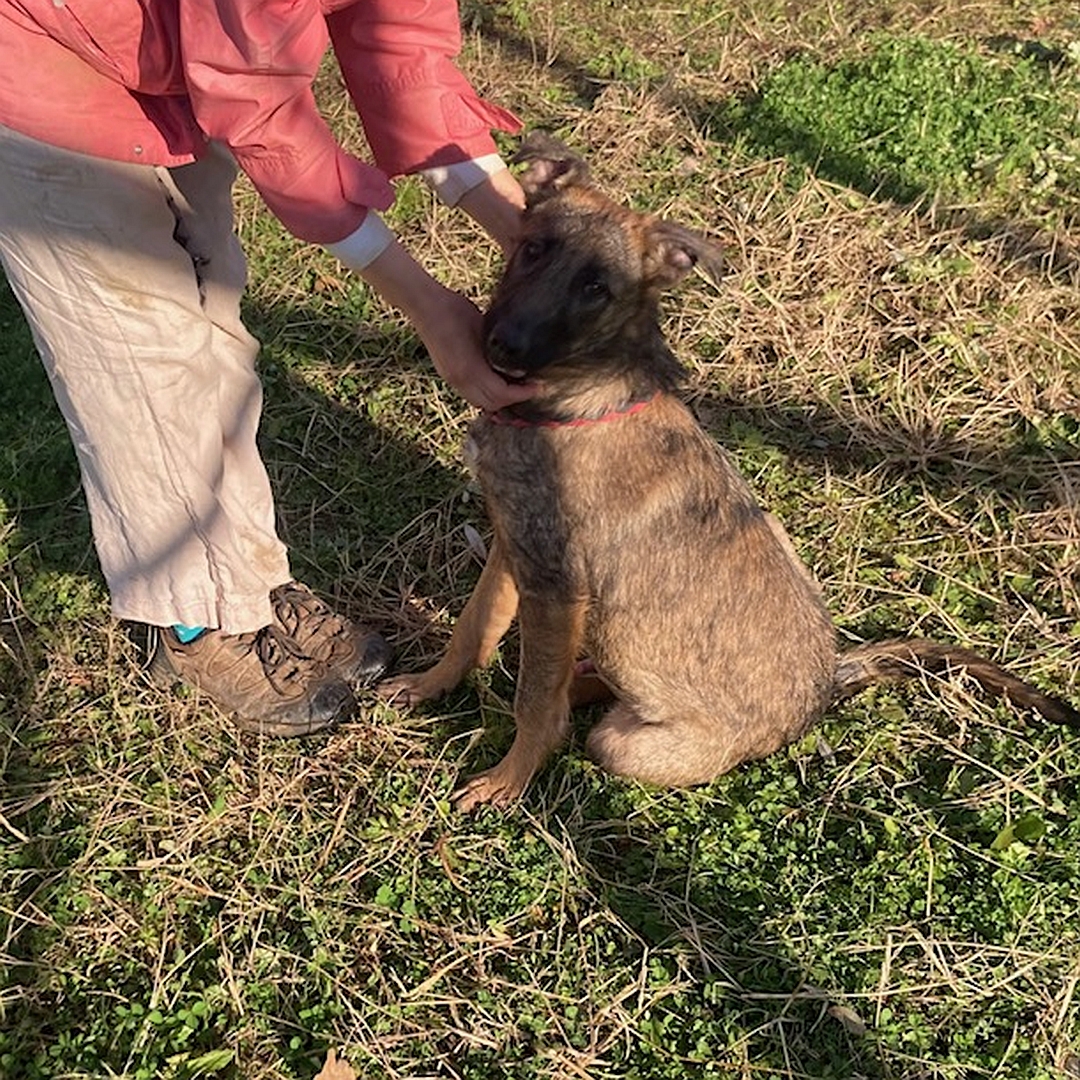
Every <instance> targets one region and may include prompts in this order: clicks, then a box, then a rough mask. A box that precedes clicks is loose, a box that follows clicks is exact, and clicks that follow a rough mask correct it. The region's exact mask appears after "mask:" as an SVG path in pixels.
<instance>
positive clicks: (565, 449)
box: [381, 133, 1080, 810]
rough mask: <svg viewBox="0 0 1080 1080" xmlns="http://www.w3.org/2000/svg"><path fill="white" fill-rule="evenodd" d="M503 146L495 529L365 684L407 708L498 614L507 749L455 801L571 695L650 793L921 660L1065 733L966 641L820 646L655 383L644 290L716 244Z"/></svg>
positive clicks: (797, 583)
mask: <svg viewBox="0 0 1080 1080" xmlns="http://www.w3.org/2000/svg"><path fill="white" fill-rule="evenodd" d="M517 159H518V160H519V161H522V162H527V163H528V168H527V170H526V172H525V174H524V175H523V177H522V186H523V187H524V189H525V191H526V194H527V196H528V209H527V211H526V214H525V218H524V224H523V230H522V239H521V244H520V246H519V248H518V249H517V251H516V253H515V254H514V256H513V257H512V259H511V260H510V263H509V265H508V266H507V268H506V271H505V274H504V276H503V278H502V280H501V282H500V283H499V285H498V287H497V288H496V290H495V294H494V297H493V300H492V303H491V307H490V309H489V311H488V313H487V315H486V317H485V324H484V325H485V351H486V355H487V358H488V361H489V363H490V364H491V365H492V367H493V368H495V369H496V370H497V371H499V372H500V373H502V374H504V375H505V376H506V377H507V378H510V379H521V378H526V377H535V378H536V379H537V381H538V382H539V384H540V386H541V390H540V393H539V394H538V395H537V396H536V397H535V398H534V399H532V400H531V401H530V402H528V403H526V404H524V405H518V406H514V407H513V408H510V409H507V410H503V411H501V412H497V413H494V414H491V415H484V416H481V417H480V418H479V419H478V420H477V421H476V422H475V423H474V424H473V426H472V428H471V431H470V437H469V445H468V446H467V454H468V456H469V457H470V459H471V461H470V464H471V465H472V467H473V468H474V470H475V472H476V474H477V475H478V477H479V479H480V481H481V483H482V485H483V489H484V494H485V497H486V500H487V505H488V509H489V513H490V516H491V520H492V524H493V526H494V541H493V544H492V548H491V552H490V555H489V557H488V560H487V564H486V565H485V567H484V571H483V574H482V575H481V577H480V581H479V583H478V584H477V586H476V589H475V591H474V592H473V594H472V596H471V598H470V599H469V601H468V603H467V605H466V607H465V610H464V612H463V613H462V615H461V618H460V619H459V621H458V623H457V626H456V628H455V631H454V634H453V636H452V638H451V641H450V645H449V648H448V650H447V652H446V654H445V655H444V656H443V658H442V659H441V660H440V661H439V663H437V664H436V665H435V666H434V667H433V668H431V669H430V670H428V671H426V672H424V673H423V674H419V675H406V676H400V677H398V678H395V679H391V680H389V681H387V682H385V683H383V684H382V687H381V692H382V694H383V695H384V696H386V697H388V698H392V699H396V700H399V701H401V702H403V703H405V704H409V705H412V704H416V703H417V702H421V701H425V700H427V699H429V698H433V697H436V696H437V695H439V694H442V693H443V692H445V691H446V690H448V689H450V688H451V687H453V686H455V685H456V684H457V683H458V682H459V681H460V680H461V679H462V678H463V677H464V676H465V674H466V673H467V672H468V671H469V670H470V669H472V668H474V667H477V666H479V665H482V664H484V663H486V662H487V661H488V659H489V658H490V656H491V654H492V653H493V651H494V650H495V648H496V646H497V645H498V643H499V641H500V639H501V638H502V636H503V634H504V633H505V632H506V630H507V628H508V627H509V625H510V623H511V620H512V619H513V618H514V616H515V614H516V615H517V616H518V619H519V623H520V634H521V660H520V667H519V672H518V684H517V694H516V697H515V701H514V717H515V721H516V725H517V731H516V735H515V738H514V742H513V746H512V747H511V748H510V751H509V753H507V755H506V756H505V757H504V758H503V759H502V761H500V762H499V764H498V765H496V766H495V767H494V768H492V769H489V770H488V771H487V772H484V773H482V774H480V775H479V776H476V777H474V778H473V779H471V780H469V781H468V782H467V783H466V784H465V786H464V787H463V788H462V789H461V790H460V791H459V792H458V793H457V796H456V798H457V802H458V805H459V806H460V807H461V808H463V809H466V810H468V809H471V808H472V807H475V806H477V805H479V804H481V803H493V804H495V805H496V806H505V805H506V804H508V803H510V802H511V801H512V800H514V799H516V798H517V797H518V796H519V795H520V794H521V793H522V791H523V790H524V788H525V786H526V785H527V784H528V782H529V780H530V778H531V777H532V776H533V774H534V773H535V772H536V771H537V770H538V769H539V768H540V767H541V766H542V765H543V764H544V762H545V761H546V760H547V758H548V757H549V756H550V755H551V754H552V753H553V752H554V751H555V750H556V749H557V748H558V747H559V746H560V745H561V744H562V743H563V742H564V740H565V739H566V737H567V734H568V732H569V730H570V719H569V714H570V709H571V707H572V705H573V704H576V703H578V702H581V701H584V700H597V699H598V698H599V697H600V696H601V695H602V694H607V695H608V696H609V697H614V699H615V704H614V705H613V706H612V707H611V709H610V710H609V711H608V712H607V713H606V715H605V716H604V717H603V718H602V719H601V720H600V721H599V722H598V723H597V724H596V726H595V727H594V728H593V729H592V731H591V733H590V735H589V738H588V746H587V749H588V752H589V753H590V754H591V756H592V757H593V758H595V759H596V760H597V761H598V762H599V763H600V764H601V765H602V766H604V767H605V768H606V769H609V770H610V771H611V772H613V773H617V774H620V775H624V776H630V777H635V778H637V779H639V780H643V781H647V782H651V783H655V784H661V785H672V786H681V785H689V784H695V783H699V782H702V781H707V780H711V779H712V778H713V777H716V776H718V775H719V774H721V773H723V772H725V771H727V770H728V769H731V768H733V767H734V766H736V765H738V764H739V763H740V762H743V761H746V760H748V759H751V758H758V757H762V756H764V755H766V754H769V753H771V752H772V751H775V750H777V749H779V748H780V747H782V746H784V745H785V744H787V743H789V742H791V741H792V740H794V739H797V738H799V737H800V736H801V735H802V734H803V733H804V732H805V731H806V729H807V728H808V727H809V726H810V725H811V724H812V723H813V722H814V721H815V720H816V719H817V718H818V717H819V716H821V714H822V713H823V712H824V711H825V709H826V708H827V707H828V706H829V705H830V704H832V703H833V702H835V701H838V700H840V699H843V698H845V697H848V696H850V695H852V694H854V693H856V692H857V691H858V690H861V689H862V688H864V687H866V686H868V685H870V684H871V683H872V682H878V681H885V680H892V679H898V678H905V677H909V676H911V675H914V674H918V673H920V672H944V671H948V670H951V669H954V668H956V669H966V670H967V672H968V674H969V675H971V676H972V677H973V678H974V679H976V680H977V681H978V682H979V683H981V684H982V685H983V686H984V687H986V688H987V689H989V690H991V691H994V692H996V693H999V694H1005V695H1007V696H1008V697H1009V698H1011V699H1012V700H1013V701H1014V702H1016V703H1018V704H1020V705H1023V706H1030V707H1032V708H1034V709H1036V710H1038V711H1039V712H1041V713H1042V714H1043V715H1044V716H1046V717H1048V718H1050V719H1052V720H1055V721H1058V722H1067V723H1072V724H1080V714H1078V713H1077V712H1076V711H1075V710H1073V709H1072V708H1071V707H1070V706H1068V705H1066V704H1065V703H1064V702H1061V701H1058V700H1056V699H1054V698H1051V697H1048V696H1047V695H1045V694H1042V693H1040V692H1039V691H1038V690H1036V689H1034V688H1033V687H1031V686H1029V685H1027V684H1026V683H1023V682H1021V681H1020V680H1019V679H1016V678H1014V677H1013V676H1011V675H1009V674H1007V673H1006V672H1005V671H1003V670H1002V669H1001V668H999V667H998V666H996V665H995V664H993V663H991V662H990V661H988V660H985V659H984V658H982V657H980V656H978V655H976V654H974V653H972V652H969V651H967V650H965V649H960V648H952V647H949V646H945V645H939V644H936V643H933V642H929V641H925V640H921V639H916V638H908V639H898V640H893V641H887V642H881V643H878V644H870V645H863V646H859V647H857V648H854V649H851V650H848V651H846V652H844V653H843V654H841V655H840V656H838V655H837V648H836V639H835V634H834V630H833V625H832V622H831V620H830V618H829V615H828V613H827V612H826V610H825V605H824V603H823V601H822V597H821V594H820V591H819V588H818V586H817V584H816V583H815V581H814V580H813V578H812V577H811V575H810V573H809V572H808V571H807V569H806V567H805V566H804V565H803V564H802V562H801V561H800V560H799V558H798V556H797V555H796V553H795V550H794V548H793V547H792V545H791V542H790V541H789V539H788V537H787V534H786V533H785V532H784V529H783V527H782V526H781V525H780V523H779V522H778V521H777V520H776V518H774V517H772V515H770V514H768V513H766V512H765V511H763V510H762V509H761V508H760V507H759V506H758V504H757V503H756V502H755V501H754V497H753V495H752V494H751V492H750V489H749V488H748V487H747V485H746V483H745V481H744V480H743V478H742V477H741V476H740V475H739V473H738V472H737V471H736V470H735V468H734V467H733V466H732V464H731V462H730V461H728V459H727V457H726V456H725V455H724V453H723V452H722V451H721V450H720V449H719V448H718V447H717V446H716V445H715V443H714V442H713V441H712V439H710V438H709V436H707V435H706V434H705V432H704V431H703V430H702V429H701V428H700V427H699V426H698V424H697V423H696V421H695V420H694V418H693V417H692V415H691V414H690V412H689V410H688V409H687V408H686V406H684V405H683V404H682V403H681V402H680V401H679V399H678V398H677V397H676V396H675V395H674V393H673V391H674V390H675V388H676V386H677V385H678V383H679V381H680V377H681V375H682V369H681V368H680V365H679V364H678V362H677V361H676V360H675V358H674V356H673V355H672V353H671V351H670V350H669V348H668V346H667V345H666V343H665V342H664V339H663V337H662V336H661V332H660V329H659V326H658V321H657V302H658V296H659V294H660V292H661V290H663V289H666V288H668V287H669V286H672V285H674V284H676V283H677V282H678V281H679V280H681V279H682V278H683V277H684V276H685V275H686V274H687V273H688V272H689V271H690V270H691V269H692V268H693V267H694V266H695V265H700V266H701V268H703V269H705V270H707V271H708V272H710V273H711V274H712V275H713V276H716V275H717V274H718V271H719V265H720V253H719V251H718V249H717V248H716V247H715V246H714V245H713V244H712V243H710V242H709V241H708V240H707V239H705V238H704V237H703V236H700V235H699V234H697V233H695V232H692V231H690V230H688V229H684V228H681V227H680V226H677V225H673V224H670V223H668V222H666V221H663V220H661V219H659V218H656V217H653V216H651V215H648V214H638V213H634V212H632V211H630V210H628V209H625V208H623V207H621V206H618V205H616V204H615V203H613V202H612V201H611V200H610V199H608V198H606V197H605V196H604V195H602V194H601V193H600V192H599V191H597V190H596V189H595V188H593V187H592V186H590V184H589V183H588V178H587V174H586V168H585V165H584V162H582V160H581V159H580V158H578V157H576V156H575V155H574V154H573V153H572V152H571V151H569V150H568V149H567V148H566V147H565V146H563V145H562V144H561V143H559V142H557V141H555V140H554V139H552V138H551V137H550V136H546V135H543V134H540V133H534V134H533V135H532V136H530V137H529V138H528V139H527V140H526V141H525V143H524V144H523V146H522V148H521V150H520V151H519V153H518V154H517ZM586 656H587V657H588V658H589V661H588V663H587V665H586V664H583V663H582V662H581V661H580V658H582V657H586ZM586 670H587V671H588V673H585V672H586Z"/></svg>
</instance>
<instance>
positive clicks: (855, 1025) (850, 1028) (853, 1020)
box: [828, 1005, 866, 1035]
mask: <svg viewBox="0 0 1080 1080" xmlns="http://www.w3.org/2000/svg"><path fill="white" fill-rule="evenodd" d="M828 1013H829V1015H830V1016H831V1017H832V1018H833V1019H834V1020H839V1021H840V1023H841V1024H843V1025H844V1030H845V1031H846V1032H847V1033H848V1034H849V1035H865V1034H866V1021H865V1020H863V1018H862V1017H861V1016H860V1015H859V1014H858V1013H857V1012H856V1011H855V1010H854V1009H849V1008H848V1007H847V1006H846V1005H830V1006H829V1008H828Z"/></svg>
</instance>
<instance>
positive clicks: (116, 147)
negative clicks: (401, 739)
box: [0, 0, 532, 735]
mask: <svg viewBox="0 0 1080 1080" xmlns="http://www.w3.org/2000/svg"><path fill="white" fill-rule="evenodd" d="M328 44H329V45H332V47H333V51H334V53H335V55H336V58H337V61H338V65H339V67H340V70H341V74H342V76H343V78H344V82H345V86H346V87H347V90H348V93H349V96H350V98H351V100H352V102H353V103H354V105H355V108H356V110H357V112H358V114H359V117H360V120H361V122H362V125H363V128H364V132H365V136H366V138H367V141H368V144H369V146H370V148H371V152H372V156H373V158H374V162H375V164H374V165H371V164H367V163H365V162H363V161H361V160H359V159H358V158H356V157H354V156H352V155H350V154H349V153H347V152H346V151H345V150H344V149H343V148H342V147H341V146H340V145H339V143H338V142H337V141H336V140H335V138H334V136H333V135H332V133H331V131H330V129H329V128H328V126H327V125H326V123H325V122H324V120H323V119H322V117H321V116H320V114H319V112H318V109H317V106H316V102H315V97H314V93H313V90H312V86H313V82H314V79H315V76H316V73H317V70H318V67H319V65H320V62H321V60H322V57H323V56H324V54H325V52H326V49H327V46H328ZM460 46H461V36H460V24H459V15H458V9H457V5H456V0H288V2H285V0H0V258H2V263H3V269H4V272H5V275H6V277H7V280H8V283H9V285H10V287H11V289H12V291H13V292H14V294H15V296H16V297H17V299H18V301H19V303H20V305H21V307H22V308H23V311H24V312H25V314H26V317H27V320H28V322H29V325H30V328H31V331H32V334H33V337H34V341H35V345H36V347H37V350H38V351H39V353H40V355H41V357H42V360H43V362H44V365H45V368H46V370H47V372H48V376H49V379H50V382H51V385H52V388H53V391H54V394H55V397H56V399H57V402H58V404H59V407H60V410H61V412H62V413H63V415H64V418H65V420H66V422H67V425H68V427H69V429H70V432H71V436H72V439H73V441H74V445H75V450H76V455H77V458H78V463H79V468H80V473H81V478H82V483H83V488H84V491H85V493H86V499H87V504H88V508H89V512H90V519H91V526H92V531H93V537H94V544H95V548H96V550H97V553H98V557H99V561H100V564H101V569H102V572H103V575H104V578H105V582H106V585H107V588H108V591H109V597H110V604H111V610H112V613H113V615H114V616H115V617H116V618H118V619H120V620H123V621H125V622H127V623H134V624H141V625H144V626H146V627H150V628H153V631H154V633H153V639H154V642H155V644H154V646H153V654H152V660H151V670H152V672H153V673H154V674H155V675H156V676H157V677H158V678H159V679H163V680H167V681H170V682H175V681H179V682H183V683H187V684H190V685H193V686H197V687H199V688H200V689H201V691H202V692H203V693H204V694H205V695H206V696H208V697H209V698H210V699H211V700H213V701H214V702H215V703H216V704H217V705H218V706H220V707H221V708H222V709H223V710H225V711H227V712H230V713H233V714H234V715H235V717H236V719H237V721H238V722H239V723H240V724H241V726H243V727H246V728H252V729H256V730H259V731H263V732H267V733H270V734H280V735H293V734H304V733H308V732H312V731H317V730H320V729H322V728H325V727H327V726H328V725H330V724H333V723H335V722H337V721H339V720H341V719H343V718H344V717H347V716H349V715H350V714H351V713H352V711H353V710H354V708H355V697H354V694H353V686H354V685H355V683H356V682H357V681H360V680H365V679H371V678H373V677H375V676H377V674H378V673H379V672H380V671H381V670H382V669H383V667H384V666H385V664H386V663H387V659H388V655H387V654H388V647H387V645H386V643H385V642H384V641H383V639H382V638H381V637H379V636H378V635H377V634H374V633H372V632H370V631H369V630H367V629H366V628H365V627H363V626H361V625H359V624H356V623H352V622H349V621H347V620H346V619H344V618H342V617H341V616H339V615H338V614H336V613H335V612H334V611H332V610H331V609H330V608H329V607H328V606H327V605H326V604H325V603H324V602H323V601H321V600H320V599H318V598H317V597H316V596H315V595H314V594H313V593H312V592H311V590H310V589H308V588H307V587H306V586H304V585H302V584H300V583H299V582H296V581H294V580H293V579H292V575H291V573H290V571H289V564H288V554H287V551H286V549H285V546H284V545H283V544H282V542H281V541H280V540H279V538H278V536H277V533H276V531H275V525H274V503H273V497H272V492H271V490H270V483H269V478H268V476H267V473H266V469H265V467H264V465H263V462H262V460H261V458H260V456H259V452H258V449H257V446H256V433H257V428H258V422H259V414H260V409H261V385H260V383H259V381H258V377H257V375H256V373H255V358H256V352H257V343H256V342H255V340H254V339H253V338H252V336H251V335H250V334H249V333H248V331H247V330H246V328H245V327H244V325H243V323H242V322H241V318H240V296H241V293H242V291H243V288H244V285H245V276H246V266H245V262H244V256H243V253H242V252H241V250H240V248H239V243H238V240H237V238H236V236H235V234H234V231H233V204H232V195H231V191H232V185H233V181H234V179H235V177H236V175H237V167H239V168H240V169H242V170H243V171H244V172H245V173H246V175H247V176H248V177H249V178H250V179H251V181H252V183H253V185H254V187H255V188H256V190H257V191H258V192H259V194H260V196H261V198H262V199H263V201H264V202H265V203H266V205H267V206H268V207H269V209H270V210H271V211H272V212H273V213H274V214H275V215H276V216H277V217H278V218H279V219H280V220H281V222H282V223H283V224H284V225H285V227H286V228H287V229H288V230H289V231H290V232H291V233H293V234H294V235H295V236H296V237H297V238H298V239H299V240H301V241H305V242H309V243H312V244H318V245H321V246H323V247H324V248H326V249H327V250H329V251H330V252H332V253H333V254H334V255H335V256H336V257H337V258H338V259H339V260H340V261H341V262H343V263H344V264H345V265H346V266H347V267H349V268H350V269H352V270H354V271H355V272H357V273H358V274H360V275H361V277H363V278H364V280H365V281H367V282H368V283H369V284H370V285H371V286H372V287H373V288H374V289H375V290H376V291H377V292H378V293H379V294H380V295H381V296H382V297H384V298H385V299H386V300H387V301H388V302H389V303H391V304H393V305H396V306H397V307H398V308H400V309H401V310H402V311H403V312H404V313H405V314H406V315H407V316H408V318H409V319H410V320H411V322H412V324H413V326H414V328H415V329H416V331H417V333H418V334H419V336H420V338H421V340H422V341H423V342H424V344H425V346H426V348H427V350H428V352H429V353H430V355H431V358H432V360H433V362H434V365H435V368H436V369H437V371H438V372H439V373H440V374H441V375H442V377H444V378H445V379H446V380H447V381H448V382H449V383H450V384H451V385H452V386H453V387H454V388H455V389H457V390H458V391H459V392H460V393H461V394H462V395H463V396H464V397H465V398H466V399H467V400H468V401H469V402H471V403H472V404H473V405H476V406H478V407H480V408H483V409H497V408H500V407H502V406H505V405H509V404H513V403H515V402H519V401H522V400H525V399H526V398H527V397H528V396H529V395H530V394H531V393H532V390H531V389H530V388H529V387H528V386H516V385H510V384H508V383H507V382H505V381H503V380H502V379H501V378H500V377H499V376H498V375H497V374H496V373H495V372H493V371H492V370H491V369H490V368H489V367H488V366H487V364H485V363H484V361H483V358H482V354H481V348H480V322H481V317H480V313H479V312H478V311H477V309H476V307H475V306H474V305H473V304H472V303H471V302H469V301H468V300H467V299H466V298H465V297H463V296H461V295H460V294H458V293H456V292H454V291H452V290H450V289H448V288H446V287H445V286H443V285H441V284H440V283H439V282H438V281H436V280H435V279H434V278H433V277H432V276H431V275H429V274H428V273H427V272H426V271H425V270H424V269H423V268H422V266H421V265H420V263H419V262H417V261H416V260H415V259H414V258H413V257H412V256H411V255H410V254H409V253H408V252H407V251H406V250H405V248H404V247H403V246H402V245H401V244H400V243H399V241H398V240H397V239H396V238H395V237H394V235H393V234H392V232H391V231H390V229H389V228H388V227H387V225H386V224H385V223H384V221H383V219H382V218H381V217H380V215H379V211H380V210H386V209H387V208H389V206H390V205H392V202H393V198H394V193H393V188H392V186H391V182H390V181H391V179H392V178H394V177H397V176H400V175H404V174H416V173H419V174H420V175H422V176H423V177H424V178H425V179H426V180H427V181H428V182H429V183H430V184H431V186H432V187H433V188H434V189H435V191H436V192H437V193H438V194H439V196H440V197H441V198H442V199H443V200H444V201H446V202H447V203H448V204H451V205H457V206H460V207H461V208H462V209H463V210H464V211H465V212H466V213H467V214H469V215H470V216H471V217H473V218H474V219H475V220H476V221H477V222H478V223H479V224H480V225H481V226H482V227H483V228H484V229H485V230H486V231H487V232H488V234H489V235H490V236H491V237H492V238H493V239H494V240H495V241H496V242H497V243H498V244H499V245H501V247H502V248H503V249H504V250H506V251H509V250H510V249H512V247H513V245H514V242H515V237H516V233H517V228H518V222H519V219H520V214H521V211H522V209H523V207H524V196H523V194H522V191H521V188H520V187H519V185H518V184H517V181H516V180H515V179H514V177H513V176H512V174H511V173H510V172H509V171H508V170H507V168H506V166H505V164H504V163H503V161H502V160H501V159H500V157H499V155H498V152H497V149H496V145H495V142H494V139H493V135H492V132H493V131H494V130H501V131H504V132H515V131H517V130H519V129H520V124H519V122H518V121H517V119H516V118H515V117H514V116H513V115H511V114H510V113H508V112H506V111H505V110H503V109H501V108H499V107H497V106H495V105H493V104H491V103H489V102H487V101H485V100H484V99H482V98H481V97H480V96H478V94H477V93H476V91H475V90H474V89H473V87H472V86H471V85H470V84H469V82H468V81H467V80H466V79H465V77H464V76H463V75H462V73H461V72H460V71H459V69H458V68H457V67H456V66H455V64H454V57H456V55H457V54H458V52H459V50H460Z"/></svg>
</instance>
